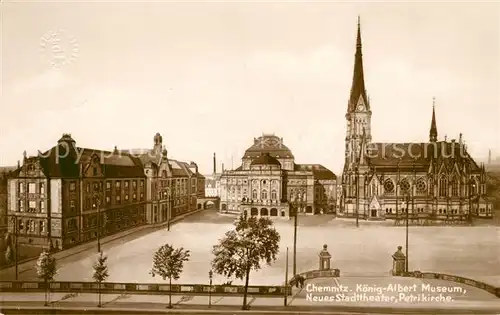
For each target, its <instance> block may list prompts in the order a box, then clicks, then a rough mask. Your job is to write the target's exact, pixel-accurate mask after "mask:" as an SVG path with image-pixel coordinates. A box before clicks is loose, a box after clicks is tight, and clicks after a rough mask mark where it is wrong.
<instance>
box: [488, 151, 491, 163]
mask: <svg viewBox="0 0 500 315" xmlns="http://www.w3.org/2000/svg"><path fill="white" fill-rule="evenodd" d="M488 165H491V149H489V150H488Z"/></svg>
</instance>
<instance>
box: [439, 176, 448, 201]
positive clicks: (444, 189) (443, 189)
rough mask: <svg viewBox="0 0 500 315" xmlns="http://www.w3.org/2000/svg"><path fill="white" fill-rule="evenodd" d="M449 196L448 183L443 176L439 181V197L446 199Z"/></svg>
mask: <svg viewBox="0 0 500 315" xmlns="http://www.w3.org/2000/svg"><path fill="white" fill-rule="evenodd" d="M447 195H448V183H447V182H446V178H445V177H444V176H442V177H441V178H440V179H439V196H440V197H445V196H447Z"/></svg>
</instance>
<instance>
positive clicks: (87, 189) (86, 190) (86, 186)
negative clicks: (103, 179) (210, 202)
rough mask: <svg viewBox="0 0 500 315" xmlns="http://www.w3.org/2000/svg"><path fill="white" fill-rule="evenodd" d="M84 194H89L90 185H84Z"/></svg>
mask: <svg viewBox="0 0 500 315" xmlns="http://www.w3.org/2000/svg"><path fill="white" fill-rule="evenodd" d="M85 192H86V193H90V183H87V185H85Z"/></svg>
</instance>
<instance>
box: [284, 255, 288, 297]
mask: <svg viewBox="0 0 500 315" xmlns="http://www.w3.org/2000/svg"><path fill="white" fill-rule="evenodd" d="M285 261H286V265H285V299H284V305H285V306H287V304H288V303H287V298H288V247H287V248H286V259H285Z"/></svg>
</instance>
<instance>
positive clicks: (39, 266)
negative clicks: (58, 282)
mask: <svg viewBox="0 0 500 315" xmlns="http://www.w3.org/2000/svg"><path fill="white" fill-rule="evenodd" d="M36 273H37V276H38V278H40V279H42V280H43V281H44V283H45V306H47V305H48V293H49V281H52V280H54V277H55V275H56V274H57V269H56V259H55V258H54V257H52V255H51V254H50V252H49V251H48V250H44V251H43V252H42V253H40V257H38V261H37V262H36Z"/></svg>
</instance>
